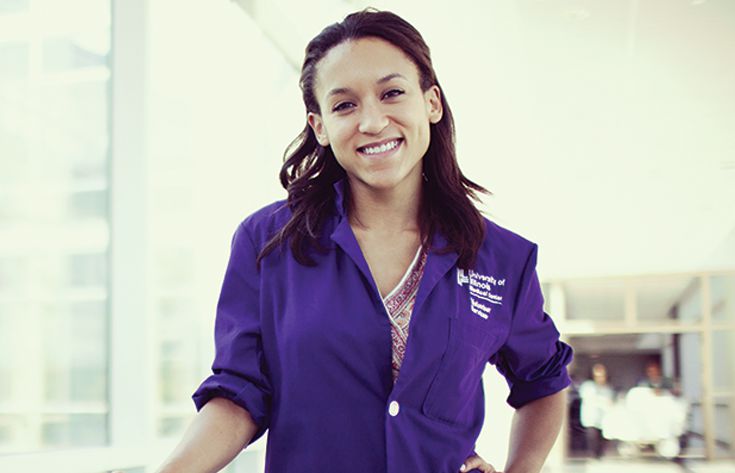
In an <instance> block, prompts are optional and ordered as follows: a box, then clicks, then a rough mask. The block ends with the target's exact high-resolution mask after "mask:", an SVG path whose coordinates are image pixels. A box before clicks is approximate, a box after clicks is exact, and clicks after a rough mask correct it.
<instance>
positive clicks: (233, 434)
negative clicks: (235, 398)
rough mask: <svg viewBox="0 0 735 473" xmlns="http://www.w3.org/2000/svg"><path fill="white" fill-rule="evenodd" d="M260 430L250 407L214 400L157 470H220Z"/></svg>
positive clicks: (200, 472) (167, 472) (194, 472)
mask: <svg viewBox="0 0 735 473" xmlns="http://www.w3.org/2000/svg"><path fill="white" fill-rule="evenodd" d="M257 430H258V428H257V425H256V424H255V422H254V421H253V419H252V417H251V416H250V413H249V412H248V411H247V410H245V409H243V408H242V407H240V406H238V405H237V404H235V403H233V402H232V401H230V400H228V399H224V398H214V399H211V400H210V401H209V402H207V403H206V404H205V405H204V407H202V409H201V410H200V411H199V413H198V414H197V415H196V417H195V418H194V420H193V421H192V423H191V424H190V425H189V428H188V429H187V430H186V432H185V433H184V437H183V438H182V439H181V442H179V444H178V446H177V447H176V449H175V450H174V451H173V452H172V453H171V455H170V456H169V457H168V459H166V461H165V462H164V464H163V465H162V466H161V467H160V468H159V469H158V470H157V471H156V473H209V472H216V471H219V470H220V469H222V468H223V467H224V466H225V465H227V464H228V463H230V462H231V461H232V460H233V459H234V458H235V457H236V456H237V454H238V453H240V451H241V450H242V449H243V447H245V446H247V445H248V444H249V443H250V440H251V439H252V438H253V436H254V435H255V433H256V432H257Z"/></svg>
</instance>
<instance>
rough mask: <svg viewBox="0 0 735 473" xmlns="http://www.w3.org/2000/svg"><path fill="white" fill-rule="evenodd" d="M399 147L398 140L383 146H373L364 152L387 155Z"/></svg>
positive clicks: (364, 149) (363, 150)
mask: <svg viewBox="0 0 735 473" xmlns="http://www.w3.org/2000/svg"><path fill="white" fill-rule="evenodd" d="M396 146H398V140H394V141H391V142H389V143H385V144H382V145H380V146H373V147H370V148H363V149H362V152H363V153H365V154H378V153H385V152H386V151H388V150H391V149H393V148H395V147H396Z"/></svg>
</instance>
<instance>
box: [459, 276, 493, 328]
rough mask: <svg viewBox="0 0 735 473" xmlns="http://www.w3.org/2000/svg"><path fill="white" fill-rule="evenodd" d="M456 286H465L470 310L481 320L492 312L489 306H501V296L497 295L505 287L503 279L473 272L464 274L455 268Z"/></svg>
mask: <svg viewBox="0 0 735 473" xmlns="http://www.w3.org/2000/svg"><path fill="white" fill-rule="evenodd" d="M457 284H458V285H459V286H460V287H461V286H463V285H464V284H467V288H468V290H469V293H470V294H469V295H470V310H472V312H473V313H474V314H476V315H479V316H480V317H482V318H483V319H487V318H488V316H489V315H490V312H492V307H491V305H490V304H495V305H501V306H502V305H503V296H502V295H500V294H498V292H499V291H501V290H502V289H503V288H504V287H505V278H502V279H499V278H495V277H494V276H488V275H485V274H480V273H476V272H475V271H473V270H469V272H465V270H464V269H459V268H457Z"/></svg>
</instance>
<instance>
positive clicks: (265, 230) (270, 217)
mask: <svg viewBox="0 0 735 473" xmlns="http://www.w3.org/2000/svg"><path fill="white" fill-rule="evenodd" d="M290 218H291V209H290V208H289V206H288V201H287V200H286V199H281V200H276V201H275V202H271V203H270V204H268V205H265V206H264V207H261V208H259V209H258V210H256V211H254V212H252V213H251V214H249V215H248V216H247V217H245V218H244V219H243V220H242V221H241V222H240V225H239V226H238V232H239V231H244V232H245V233H246V234H247V235H249V237H250V238H251V239H252V240H253V242H254V243H255V244H256V246H257V247H260V246H262V245H263V244H264V243H265V242H266V241H268V240H269V239H270V238H271V237H272V236H273V235H274V234H276V233H277V232H278V231H279V230H280V229H281V228H282V227H283V226H284V225H285V224H286V223H287V222H288V220H289V219H290Z"/></svg>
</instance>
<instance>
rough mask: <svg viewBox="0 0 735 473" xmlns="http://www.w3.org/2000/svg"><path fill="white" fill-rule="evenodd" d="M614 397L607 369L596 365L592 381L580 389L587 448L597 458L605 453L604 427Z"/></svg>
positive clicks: (588, 381)
mask: <svg viewBox="0 0 735 473" xmlns="http://www.w3.org/2000/svg"><path fill="white" fill-rule="evenodd" d="M614 396H615V392H614V391H613V389H612V388H611V387H610V385H609V384H608V380H607V368H605V365H603V364H602V363H595V364H594V365H593V366H592V373H591V379H588V380H587V381H585V382H583V383H582V385H581V386H580V387H579V397H580V398H581V400H582V404H581V421H582V426H583V427H584V428H585V429H586V430H587V448H588V450H589V451H590V453H592V454H593V455H594V457H595V458H601V457H602V455H603V454H604V452H605V444H606V441H605V438H604V437H603V435H602V425H603V422H604V420H605V416H606V415H607V414H608V412H610V409H611V408H612V405H613V399H614Z"/></svg>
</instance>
